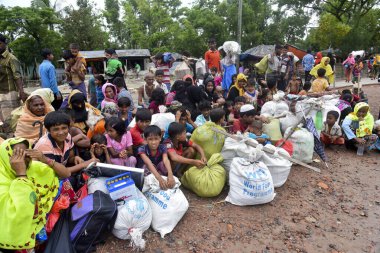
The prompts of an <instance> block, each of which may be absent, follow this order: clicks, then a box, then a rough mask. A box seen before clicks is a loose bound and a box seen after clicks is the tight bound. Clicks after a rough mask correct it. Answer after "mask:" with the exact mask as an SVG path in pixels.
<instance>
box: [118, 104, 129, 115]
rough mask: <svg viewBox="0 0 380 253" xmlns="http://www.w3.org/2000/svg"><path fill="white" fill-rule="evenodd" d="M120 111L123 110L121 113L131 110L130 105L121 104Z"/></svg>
mask: <svg viewBox="0 0 380 253" xmlns="http://www.w3.org/2000/svg"><path fill="white" fill-rule="evenodd" d="M119 112H121V114H126V113H128V112H129V106H125V105H123V106H119Z"/></svg>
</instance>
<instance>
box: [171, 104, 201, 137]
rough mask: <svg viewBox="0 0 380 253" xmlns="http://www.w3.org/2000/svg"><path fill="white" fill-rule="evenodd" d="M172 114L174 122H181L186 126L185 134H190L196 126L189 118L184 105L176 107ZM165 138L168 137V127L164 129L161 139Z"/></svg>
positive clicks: (189, 115)
mask: <svg viewBox="0 0 380 253" xmlns="http://www.w3.org/2000/svg"><path fill="white" fill-rule="evenodd" d="M174 115H175V122H178V123H180V124H182V125H183V126H184V127H185V128H186V133H187V135H191V133H192V132H193V131H194V129H196V128H197V125H196V124H195V123H194V121H193V120H192V119H191V114H190V112H189V111H188V110H186V109H185V108H184V107H181V108H179V109H177V110H176V111H174ZM168 127H169V126H168ZM167 138H169V132H168V129H166V131H165V133H164V137H163V139H164V140H166V139H167Z"/></svg>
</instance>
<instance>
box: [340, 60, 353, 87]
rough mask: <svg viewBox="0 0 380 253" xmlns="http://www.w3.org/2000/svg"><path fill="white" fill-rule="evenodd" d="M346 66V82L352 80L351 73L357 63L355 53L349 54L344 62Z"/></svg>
mask: <svg viewBox="0 0 380 253" xmlns="http://www.w3.org/2000/svg"><path fill="white" fill-rule="evenodd" d="M342 65H343V67H344V76H345V77H346V82H348V83H349V82H350V81H351V74H352V69H353V67H354V65H355V58H354V55H353V54H349V55H348V57H347V59H346V60H345V61H344V62H343V63H342Z"/></svg>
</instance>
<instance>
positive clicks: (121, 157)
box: [106, 117, 137, 167]
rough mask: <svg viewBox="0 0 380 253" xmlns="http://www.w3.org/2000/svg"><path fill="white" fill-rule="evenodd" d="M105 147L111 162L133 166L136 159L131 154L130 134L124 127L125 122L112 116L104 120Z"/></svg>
mask: <svg viewBox="0 0 380 253" xmlns="http://www.w3.org/2000/svg"><path fill="white" fill-rule="evenodd" d="M106 130H107V134H106V138H107V148H108V152H109V153H110V156H111V162H112V164H116V165H122V166H128V167H135V166H136V163H137V160H136V158H135V157H134V156H132V154H133V151H132V136H131V133H130V132H129V131H126V129H125V123H124V121H122V120H121V119H119V118H116V117H112V118H109V119H108V120H107V121H106Z"/></svg>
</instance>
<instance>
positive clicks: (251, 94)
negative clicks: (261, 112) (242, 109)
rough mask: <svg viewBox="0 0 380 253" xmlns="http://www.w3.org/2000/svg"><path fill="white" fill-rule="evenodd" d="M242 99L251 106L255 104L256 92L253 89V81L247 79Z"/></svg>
mask: <svg viewBox="0 0 380 253" xmlns="http://www.w3.org/2000/svg"><path fill="white" fill-rule="evenodd" d="M244 97H245V98H246V99H247V103H248V104H251V105H253V106H255V105H256V103H257V91H256V88H255V80H253V79H249V80H248V83H247V86H245V93H244Z"/></svg>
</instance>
